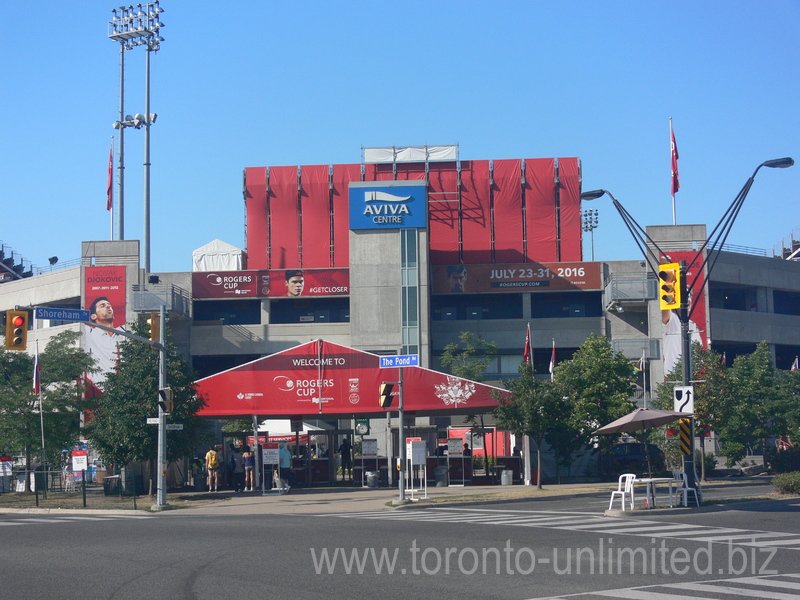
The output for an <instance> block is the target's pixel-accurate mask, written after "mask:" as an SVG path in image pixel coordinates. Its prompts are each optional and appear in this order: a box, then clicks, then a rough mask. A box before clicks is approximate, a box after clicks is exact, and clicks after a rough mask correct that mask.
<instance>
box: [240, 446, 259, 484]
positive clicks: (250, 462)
mask: <svg viewBox="0 0 800 600" xmlns="http://www.w3.org/2000/svg"><path fill="white" fill-rule="evenodd" d="M243 450H244V452H242V459H243V461H244V491H245V492H252V491H254V490H255V489H256V484H255V475H256V455H255V454H254V453H253V452H252V451H251V450H250V446H245V447H244V448H243Z"/></svg>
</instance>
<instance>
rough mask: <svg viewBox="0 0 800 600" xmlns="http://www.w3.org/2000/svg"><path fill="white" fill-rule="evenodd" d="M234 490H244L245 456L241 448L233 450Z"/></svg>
mask: <svg viewBox="0 0 800 600" xmlns="http://www.w3.org/2000/svg"><path fill="white" fill-rule="evenodd" d="M233 491H234V492H237V493H238V492H243V491H244V458H243V457H242V453H241V451H240V450H239V448H234V450H233Z"/></svg>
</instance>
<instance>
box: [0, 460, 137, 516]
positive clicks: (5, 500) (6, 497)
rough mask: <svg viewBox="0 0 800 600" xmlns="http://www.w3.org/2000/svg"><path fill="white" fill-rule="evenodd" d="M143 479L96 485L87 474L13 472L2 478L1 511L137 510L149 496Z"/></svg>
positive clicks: (110, 478)
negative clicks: (145, 495) (38, 509)
mask: <svg viewBox="0 0 800 600" xmlns="http://www.w3.org/2000/svg"><path fill="white" fill-rule="evenodd" d="M146 491H147V490H145V489H144V486H143V483H142V477H141V476H140V475H136V476H134V475H132V474H127V475H126V476H125V477H124V478H123V476H122V475H120V474H119V473H117V474H114V473H111V474H108V475H106V476H105V477H103V479H102V481H93V480H92V479H91V476H90V475H89V476H87V473H86V472H77V473H73V472H71V471H63V470H59V471H56V470H42V469H35V470H23V469H20V470H13V471H12V472H11V475H4V476H0V508H62V509H63V508H79V509H80V508H95V509H98V508H102V509H123V510H137V509H138V508H144V506H142V507H140V506H139V504H146V503H145V502H143V501H141V500H137V496H141V495H142V494H143V493H146Z"/></svg>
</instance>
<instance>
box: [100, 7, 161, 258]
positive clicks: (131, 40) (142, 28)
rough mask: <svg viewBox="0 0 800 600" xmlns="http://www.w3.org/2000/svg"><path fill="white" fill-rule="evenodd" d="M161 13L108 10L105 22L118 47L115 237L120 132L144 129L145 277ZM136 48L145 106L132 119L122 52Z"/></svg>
mask: <svg viewBox="0 0 800 600" xmlns="http://www.w3.org/2000/svg"><path fill="white" fill-rule="evenodd" d="M163 12H164V9H163V8H161V7H160V6H159V3H158V0H156V1H155V2H151V3H149V4H145V5H142V4H137V5H136V6H135V7H134V6H132V5H129V6H127V7H125V6H120V7H119V8H118V9H112V10H111V13H112V15H113V16H112V18H111V21H109V22H108V25H109V34H108V37H109V38H110V39H111V40H113V41H115V42H119V44H120V74H119V82H120V83H119V120H117V121H116V122H115V123H114V128H115V129H118V130H119V167H118V168H119V202H118V208H117V237H118V238H119V239H124V237H125V217H124V209H125V204H124V202H125V200H124V198H125V190H124V175H123V172H124V168H125V167H124V163H125V159H124V130H125V127H134V128H136V129H140V128H142V127H144V214H143V221H144V234H143V236H142V247H143V251H142V262H143V267H144V270H145V272H146V273H149V272H150V125H151V124H152V123H155V120H156V115H155V114H153V113H151V112H150V53H151V52H157V51H158V50H159V49H160V48H161V42H163V41H164V38H163V37H161V34H160V31H161V28H162V27H164V24H163V23H162V22H161V18H160V15H161V13H163ZM137 46H145V47H146V50H147V52H146V54H145V102H144V114H145V115H146V117H145V116H143V115H141V114H137V115H136V116H135V117H130V116H124V115H125V111H124V105H125V99H124V96H125V84H124V81H125V51H126V50H132V49H133V48H135V47H137Z"/></svg>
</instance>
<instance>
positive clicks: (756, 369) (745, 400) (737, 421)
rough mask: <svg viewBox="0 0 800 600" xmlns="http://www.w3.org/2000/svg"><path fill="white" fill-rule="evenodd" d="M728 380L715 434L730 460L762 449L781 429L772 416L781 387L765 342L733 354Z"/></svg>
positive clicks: (732, 461)
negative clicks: (717, 430) (748, 353)
mask: <svg viewBox="0 0 800 600" xmlns="http://www.w3.org/2000/svg"><path fill="white" fill-rule="evenodd" d="M728 382H729V385H730V387H729V389H728V390H726V393H725V396H724V401H723V406H722V418H720V419H719V434H720V438H721V440H722V441H723V443H724V444H723V448H722V454H723V455H724V456H725V457H727V459H728V461H729V464H733V463H735V462H738V461H739V460H741V459H742V458H744V457H745V456H746V455H747V453H748V452H749V451H757V450H761V452H762V453H764V452H766V441H767V438H769V437H770V436H772V435H776V434H777V433H778V432H779V431H780V429H782V427H781V421H780V420H778V419H776V418H775V416H776V412H775V411H776V408H777V407H778V406H779V405H780V404H781V392H782V389H781V386H780V384H779V379H778V378H777V377H776V371H775V367H773V366H772V357H771V355H770V352H769V346H768V345H767V343H766V342H761V343H759V344H758V346H757V347H756V350H755V352H753V353H752V354H750V355H743V356H737V357H736V360H734V361H733V366H732V367H731V369H730V370H729V373H728Z"/></svg>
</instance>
